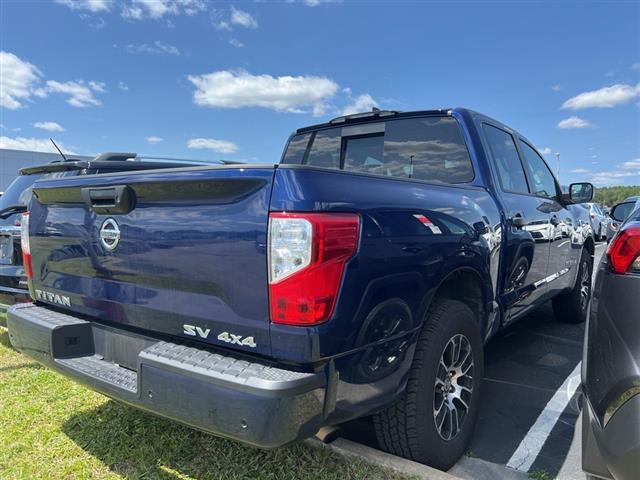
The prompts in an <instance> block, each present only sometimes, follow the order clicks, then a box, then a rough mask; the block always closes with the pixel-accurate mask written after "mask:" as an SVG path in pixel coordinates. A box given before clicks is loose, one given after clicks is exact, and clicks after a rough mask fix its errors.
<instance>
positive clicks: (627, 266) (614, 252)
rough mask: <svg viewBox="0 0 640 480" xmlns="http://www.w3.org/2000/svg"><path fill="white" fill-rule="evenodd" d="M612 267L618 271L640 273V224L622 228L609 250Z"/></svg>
mask: <svg viewBox="0 0 640 480" xmlns="http://www.w3.org/2000/svg"><path fill="white" fill-rule="evenodd" d="M607 255H608V256H609V262H610V263H611V268H612V269H613V271H614V272H616V273H640V225H638V224H632V225H629V226H627V227H626V228H625V229H624V230H621V231H620V232H619V233H618V234H617V235H616V236H615V237H614V238H613V241H612V242H611V245H609V248H608V250H607Z"/></svg>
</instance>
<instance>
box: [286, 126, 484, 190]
mask: <svg viewBox="0 0 640 480" xmlns="http://www.w3.org/2000/svg"><path fill="white" fill-rule="evenodd" d="M365 125H370V124H365ZM356 130H357V129H355V130H354V129H353V126H348V127H344V128H342V127H340V128H332V129H329V130H320V131H318V132H317V133H316V134H315V136H314V135H312V136H311V140H310V141H311V148H309V149H308V153H307V154H306V159H305V158H303V159H302V160H301V161H297V159H298V156H299V152H300V151H302V150H304V149H306V140H305V139H304V138H303V136H302V135H299V136H295V137H293V139H292V140H291V142H290V143H289V146H288V147H287V152H286V153H285V156H284V160H283V163H303V164H307V165H315V166H319V167H325V168H340V161H341V160H342V162H343V164H342V165H343V168H344V169H345V170H347V171H352V172H364V173H371V174H376V175H384V176H392V177H404V178H417V179H420V180H427V181H433V182H442V183H464V182H470V181H472V180H473V178H474V172H473V166H472V164H471V159H470V158H469V153H468V151H467V147H466V145H465V143H464V139H463V137H462V134H461V132H460V128H459V127H458V123H457V122H456V120H455V119H453V118H451V117H422V118H408V119H401V120H389V121H387V122H386V123H385V125H384V128H383V129H381V130H380V131H382V132H384V133H375V134H369V135H363V134H362V132H360V134H358V135H353V133H352V132H353V131H356ZM343 133H344V134H345V135H344V136H343ZM350 133H351V135H349V134H350ZM341 147H342V148H343V150H342V151H341ZM290 149H291V150H292V151H291V153H290V152H289V150H290Z"/></svg>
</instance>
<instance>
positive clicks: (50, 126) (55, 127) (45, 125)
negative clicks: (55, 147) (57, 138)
mask: <svg viewBox="0 0 640 480" xmlns="http://www.w3.org/2000/svg"><path fill="white" fill-rule="evenodd" d="M33 126H34V127H36V128H40V129H42V130H47V131H49V132H64V127H63V126H62V125H60V124H59V123H56V122H36V123H34V124H33Z"/></svg>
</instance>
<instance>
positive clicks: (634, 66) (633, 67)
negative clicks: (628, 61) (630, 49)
mask: <svg viewBox="0 0 640 480" xmlns="http://www.w3.org/2000/svg"><path fill="white" fill-rule="evenodd" d="M629 68H630V69H631V70H637V71H638V72H640V62H636V63H634V64H632V65H631V66H630V67H629Z"/></svg>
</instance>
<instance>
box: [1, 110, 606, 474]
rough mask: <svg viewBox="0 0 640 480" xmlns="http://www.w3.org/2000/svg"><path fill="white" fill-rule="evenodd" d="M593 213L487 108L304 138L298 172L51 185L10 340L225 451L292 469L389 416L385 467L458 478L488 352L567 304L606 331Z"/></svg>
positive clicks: (337, 123) (342, 123)
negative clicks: (244, 451) (293, 450)
mask: <svg viewBox="0 0 640 480" xmlns="http://www.w3.org/2000/svg"><path fill="white" fill-rule="evenodd" d="M592 195H593V186H592V185H591V184H588V183H576V184H572V185H571V186H570V187H569V192H568V193H563V192H562V191H561V189H560V186H559V184H558V182H557V181H556V179H555V178H554V176H553V174H552V172H551V171H550V169H549V168H548V166H547V165H546V163H545V161H544V160H543V158H542V157H541V156H540V154H539V153H538V152H537V151H536V149H535V148H534V147H533V146H532V143H531V142H529V141H528V140H527V139H526V138H525V137H523V136H522V135H520V134H519V133H517V132H516V131H514V130H512V129H511V128H509V127H506V126H505V125H503V124H501V123H499V122H497V121H495V120H492V119H491V118H488V117H486V116H484V115H481V114H479V113H476V112H473V111H470V110H466V109H442V110H429V111H417V112H405V113H401V112H395V111H380V110H374V111H372V112H367V113H363V114H357V115H351V116H345V117H339V118H336V119H334V120H332V121H330V122H328V123H324V124H321V125H315V126H311V127H308V128H301V129H299V130H297V131H296V132H295V133H294V134H293V135H292V136H291V137H290V138H289V141H288V143H287V146H286V148H285V151H284V154H283V157H282V159H281V161H280V163H279V164H278V165H231V166H211V167H191V168H181V169H173V170H171V171H168V170H167V171H143V172H133V173H114V174H103V175H87V176H78V177H69V178H63V179H58V180H39V181H38V182H36V184H35V185H34V186H33V199H32V201H31V203H30V205H29V210H30V212H29V214H28V215H25V217H24V218H25V221H23V224H22V228H23V235H22V240H23V249H22V251H23V254H24V256H25V258H24V263H25V267H26V271H27V273H28V275H29V287H30V292H31V296H32V297H33V299H34V300H35V302H34V303H32V304H24V305H17V306H14V307H12V308H11V309H10V310H9V312H8V328H9V337H10V339H11V342H12V344H13V345H14V346H15V348H17V349H18V350H20V351H22V352H24V353H26V354H27V355H29V356H31V357H33V358H34V359H36V360H38V361H39V362H41V363H43V364H45V365H47V366H49V367H51V368H53V369H55V370H57V371H59V372H61V373H63V374H64V375H67V376H69V377H71V378H73V379H75V380H77V381H79V382H82V383H84V384H86V385H88V386H89V387H91V388H93V389H95V390H98V391H100V392H102V393H104V394H106V395H108V396H110V397H112V398H114V399H117V400H119V401H122V402H124V403H127V404H130V405H133V406H136V407H139V408H141V409H144V410H147V411H150V412H154V413H156V414H159V415H162V416H165V417H168V418H171V419H174V420H177V421H179V422H183V423H185V424H188V425H191V426H193V427H196V428H198V429H201V430H205V431H208V432H211V433H214V434H216V435H221V436H224V437H228V438H232V439H235V440H239V441H241V442H244V443H247V444H250V445H254V446H258V447H263V448H273V447H279V446H281V445H285V444H287V443H290V442H293V441H296V440H300V439H303V438H306V437H310V436H312V435H314V434H315V433H316V432H317V431H318V430H319V429H320V428H321V427H323V426H327V425H336V424H339V423H342V422H345V421H348V420H350V419H354V418H357V417H362V416H367V415H372V416H373V422H374V426H375V431H376V434H377V437H378V442H379V444H380V446H381V447H382V448H384V449H385V450H387V451H389V452H392V453H394V454H397V455H401V456H404V457H407V458H411V459H413V460H416V461H419V462H424V463H427V464H430V465H433V466H436V467H438V468H442V469H447V468H449V467H450V466H451V465H452V464H453V463H454V462H455V461H456V460H457V459H458V458H459V456H460V455H461V454H462V453H463V452H464V450H465V447H466V445H467V444H468V441H469V439H470V436H471V434H472V431H473V427H474V423H475V421H476V417H477V415H478V406H479V405H478V404H479V402H480V398H481V397H480V388H481V383H482V378H483V346H484V344H486V343H487V342H488V341H489V339H490V338H491V337H492V336H493V335H494V334H495V333H496V332H497V331H499V330H500V329H501V328H504V327H505V326H507V325H509V324H511V323H512V322H514V321H516V320H517V319H518V318H520V317H522V316H523V315H524V314H526V313H527V312H529V311H530V310H531V309H533V308H535V307H536V306H538V305H540V304H541V303H543V302H545V301H548V300H550V299H553V306H554V308H555V312H556V314H557V317H558V320H560V321H566V322H582V321H584V320H585V317H586V313H587V307H588V303H589V300H590V294H591V292H590V287H591V272H592V258H593V253H594V239H593V232H592V231H591V227H590V222H589V217H588V214H587V211H586V210H585V209H584V208H582V207H580V206H578V205H575V204H576V203H580V202H587V201H590V200H591V197H592ZM40 393H41V392H40Z"/></svg>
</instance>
